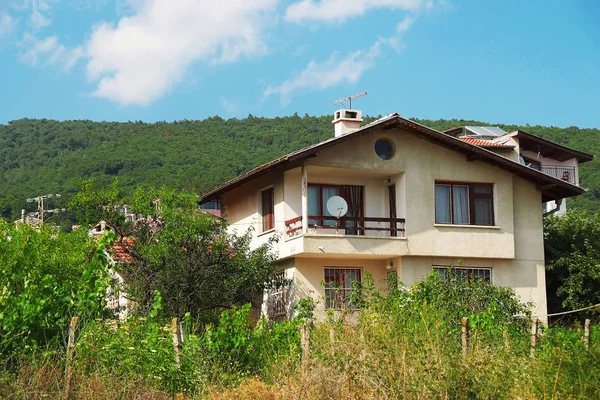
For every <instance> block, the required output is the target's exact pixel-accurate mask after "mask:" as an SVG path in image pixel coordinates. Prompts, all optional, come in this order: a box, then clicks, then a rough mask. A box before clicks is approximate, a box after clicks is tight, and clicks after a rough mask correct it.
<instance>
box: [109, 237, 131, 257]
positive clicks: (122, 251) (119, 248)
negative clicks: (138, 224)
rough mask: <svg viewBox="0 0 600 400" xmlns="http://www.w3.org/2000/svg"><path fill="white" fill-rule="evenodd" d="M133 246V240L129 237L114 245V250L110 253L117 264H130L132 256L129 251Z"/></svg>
mask: <svg viewBox="0 0 600 400" xmlns="http://www.w3.org/2000/svg"><path fill="white" fill-rule="evenodd" d="M132 246H133V239H131V238H129V237H124V238H121V239H119V240H116V241H115V242H114V243H113V246H112V249H110V250H109V251H108V252H109V253H110V255H111V257H112V259H113V260H114V261H115V262H129V261H131V256H130V255H129V253H128V252H127V249H128V248H130V247H132Z"/></svg>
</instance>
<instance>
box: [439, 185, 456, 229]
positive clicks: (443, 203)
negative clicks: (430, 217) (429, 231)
mask: <svg viewBox="0 0 600 400" xmlns="http://www.w3.org/2000/svg"><path fill="white" fill-rule="evenodd" d="M435 222H436V223H438V224H450V223H452V220H451V218H450V186H449V185H435Z"/></svg>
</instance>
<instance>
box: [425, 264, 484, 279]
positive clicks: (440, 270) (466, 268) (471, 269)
mask: <svg viewBox="0 0 600 400" xmlns="http://www.w3.org/2000/svg"><path fill="white" fill-rule="evenodd" d="M431 268H432V269H434V270H435V271H437V272H438V273H439V274H440V277H441V278H442V279H444V280H446V281H447V280H448V277H447V276H446V271H447V270H448V269H451V270H453V271H464V272H466V273H467V276H466V278H467V279H471V278H473V276H475V277H478V278H481V279H483V280H484V281H486V282H490V283H493V282H494V280H493V279H494V275H493V269H492V268H491V267H471V266H462V265H461V266H460V267H451V266H448V265H432V266H431ZM475 272H483V273H484V276H481V275H479V274H475V275H473V273H475ZM485 272H487V273H488V275H489V280H488V279H486V276H485ZM442 273H443V276H442ZM455 276H459V275H458V274H455Z"/></svg>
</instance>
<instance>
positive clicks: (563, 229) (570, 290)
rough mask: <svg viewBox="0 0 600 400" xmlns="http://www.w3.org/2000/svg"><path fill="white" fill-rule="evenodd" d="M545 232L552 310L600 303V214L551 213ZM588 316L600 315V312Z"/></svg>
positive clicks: (547, 276)
mask: <svg viewBox="0 0 600 400" xmlns="http://www.w3.org/2000/svg"><path fill="white" fill-rule="evenodd" d="M544 236H545V237H544V239H545V246H544V247H545V258H546V270H547V272H546V286H547V292H548V309H549V312H550V313H554V312H559V311H563V310H564V309H579V308H583V307H587V306H591V305H594V304H598V303H600V262H599V260H600V214H590V213H588V212H578V211H576V210H570V211H569V212H568V213H567V215H565V216H563V217H557V216H550V217H547V218H545V219H544ZM587 316H588V317H591V318H596V319H597V318H598V312H594V311H589V312H588V313H587Z"/></svg>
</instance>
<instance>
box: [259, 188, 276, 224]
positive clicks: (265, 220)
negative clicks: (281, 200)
mask: <svg viewBox="0 0 600 400" xmlns="http://www.w3.org/2000/svg"><path fill="white" fill-rule="evenodd" d="M274 195H275V191H274V190H273V188H270V189H267V190H263V191H262V192H261V203H262V231H263V232H266V231H268V230H271V229H273V228H274V227H275V221H274V218H273V214H274V208H275V197H274Z"/></svg>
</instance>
